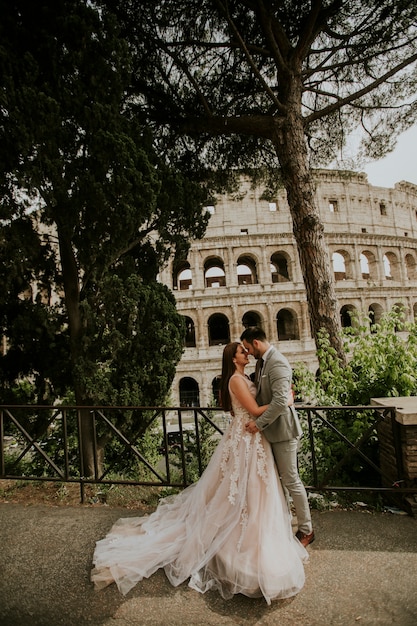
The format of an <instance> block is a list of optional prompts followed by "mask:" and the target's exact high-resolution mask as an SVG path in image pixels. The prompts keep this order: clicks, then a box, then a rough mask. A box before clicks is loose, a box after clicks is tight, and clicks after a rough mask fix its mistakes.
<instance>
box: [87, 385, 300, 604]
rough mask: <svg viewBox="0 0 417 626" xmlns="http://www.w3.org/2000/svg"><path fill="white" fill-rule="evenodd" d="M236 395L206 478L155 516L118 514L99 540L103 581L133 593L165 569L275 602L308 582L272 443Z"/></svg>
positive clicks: (98, 581)
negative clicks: (254, 428) (252, 425)
mask: <svg viewBox="0 0 417 626" xmlns="http://www.w3.org/2000/svg"><path fill="white" fill-rule="evenodd" d="M234 376H241V375H240V374H237V373H235V374H234ZM243 378H244V379H245V381H246V382H247V384H248V387H249V389H250V391H251V393H252V394H253V395H255V393H256V390H255V386H254V385H253V383H252V382H251V381H250V380H249V379H248V378H246V377H243ZM231 398H232V406H233V412H234V417H233V419H232V421H231V423H230V425H229V427H228V428H227V430H226V432H225V433H224V435H223V437H222V439H221V440H220V443H219V444H218V446H217V448H216V450H215V452H214V454H213V456H212V458H211V460H210V463H209V464H208V466H207V468H206V470H205V471H204V473H203V475H202V476H201V478H200V480H199V481H198V482H197V483H195V484H193V485H191V486H189V487H187V488H186V489H184V491H182V492H180V493H179V494H178V495H174V496H169V497H168V498H165V499H163V500H161V501H160V503H159V505H158V507H157V509H156V511H155V512H154V513H152V514H151V515H149V516H144V517H136V518H135V517H134V518H122V519H120V520H118V521H117V522H116V523H115V524H114V526H113V528H112V529H111V530H110V532H109V533H108V535H107V536H106V537H105V538H104V539H102V540H100V541H98V542H97V544H96V548H95V552H94V558H93V563H94V566H95V567H94V569H93V571H92V573H91V579H92V581H93V582H94V585H95V586H96V588H98V589H100V588H102V587H105V586H107V585H108V584H110V583H112V582H115V583H116V585H117V586H118V588H119V590H120V591H121V593H123V594H127V593H128V592H129V591H130V589H132V587H134V586H135V585H136V584H137V583H138V582H139V581H140V580H142V578H147V577H149V576H151V575H152V574H153V573H154V572H155V571H156V570H158V569H159V568H164V570H165V574H166V576H167V578H168V580H169V581H170V583H171V584H172V585H174V586H177V585H180V584H181V583H183V582H184V581H187V580H188V585H189V586H190V587H191V588H193V589H195V590H196V591H199V592H201V593H205V592H206V591H208V590H209V589H216V590H217V591H218V592H219V593H220V594H221V595H222V597H223V598H225V599H229V598H231V597H232V596H233V595H234V594H238V593H240V594H244V595H246V596H248V597H250V598H258V597H264V598H265V600H266V602H267V603H268V604H270V602H271V600H273V599H278V598H288V597H290V596H293V595H295V594H297V593H298V592H299V591H300V590H301V589H302V587H303V585H304V581H305V574H304V565H303V563H304V562H305V561H306V560H307V558H308V554H307V551H306V550H305V548H304V547H303V546H302V545H301V544H300V542H299V541H298V540H297V539H296V538H294V536H293V532H292V528H291V517H290V513H289V510H288V506H287V503H286V500H285V497H284V494H283V490H282V487H281V483H280V480H279V479H278V476H277V471H276V466H275V463H274V458H273V455H272V451H271V448H270V445H269V443H268V441H267V440H266V439H265V438H264V436H263V435H262V434H261V433H257V434H256V435H250V434H249V433H247V432H246V431H245V424H246V422H247V421H248V419H249V415H248V413H247V411H246V410H245V409H244V408H243V407H242V406H240V404H239V402H238V401H237V399H236V397H234V395H233V394H231Z"/></svg>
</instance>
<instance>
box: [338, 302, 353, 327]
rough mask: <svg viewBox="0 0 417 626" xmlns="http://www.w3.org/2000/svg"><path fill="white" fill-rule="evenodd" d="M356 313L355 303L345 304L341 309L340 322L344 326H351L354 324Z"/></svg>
mask: <svg viewBox="0 0 417 626" xmlns="http://www.w3.org/2000/svg"><path fill="white" fill-rule="evenodd" d="M355 313H356V308H355V307H354V306H353V304H344V305H343V306H342V307H341V309H340V323H341V324H342V328H349V327H351V326H353V325H354V319H353V317H354V314H355Z"/></svg>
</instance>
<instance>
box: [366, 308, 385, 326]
mask: <svg viewBox="0 0 417 626" xmlns="http://www.w3.org/2000/svg"><path fill="white" fill-rule="evenodd" d="M383 314H384V309H383V308H382V306H381V305H380V304H378V303H377V302H373V303H372V304H370V305H369V307H368V316H369V323H370V325H371V328H372V326H374V325H375V324H379V322H380V321H381V318H382V316H383Z"/></svg>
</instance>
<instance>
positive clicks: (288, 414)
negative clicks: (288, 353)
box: [255, 346, 312, 534]
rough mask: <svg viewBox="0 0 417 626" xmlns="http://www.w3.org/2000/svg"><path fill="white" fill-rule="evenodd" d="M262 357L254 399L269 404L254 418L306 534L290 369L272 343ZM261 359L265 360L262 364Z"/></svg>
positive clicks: (308, 517)
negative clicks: (289, 401)
mask: <svg viewBox="0 0 417 626" xmlns="http://www.w3.org/2000/svg"><path fill="white" fill-rule="evenodd" d="M264 357H265V358H264V359H258V362H257V365H256V371H255V384H256V385H257V395H256V400H257V403H258V404H259V405H264V404H269V407H268V408H267V409H266V411H265V412H264V413H262V415H261V416H260V417H258V418H257V420H256V425H257V427H258V429H259V430H261V431H262V432H263V433H264V435H265V437H266V438H267V439H268V441H270V443H271V447H272V451H273V453H274V458H275V463H276V466H277V468H278V473H279V475H280V478H281V482H282V484H283V486H284V487H285V488H286V489H287V490H288V492H289V494H290V495H291V497H292V499H293V502H294V508H295V512H296V515H297V520H298V528H299V530H301V532H303V533H305V534H309V533H311V531H312V525H311V514H310V507H309V505H308V498H307V493H306V490H305V488H304V485H303V483H302V482H301V479H300V477H299V474H298V468H297V448H298V438H299V437H300V436H301V434H302V429H301V425H300V420H299V419H298V415H297V411H296V410H295V407H294V406H288V396H289V392H290V390H291V383H292V369H291V366H290V364H289V362H288V360H287V359H286V358H285V356H284V355H283V354H282V353H281V352H279V351H278V350H277V349H276V348H275V347H274V346H271V347H270V348H269V349H268V350H267V352H266V353H265V354H264ZM261 361H264V365H263V367H262V368H261Z"/></svg>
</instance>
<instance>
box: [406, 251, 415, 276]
mask: <svg viewBox="0 0 417 626" xmlns="http://www.w3.org/2000/svg"><path fill="white" fill-rule="evenodd" d="M405 267H406V270H407V278H408V280H416V278H417V271H416V260H415V258H414V257H413V255H412V254H406V255H405Z"/></svg>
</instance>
